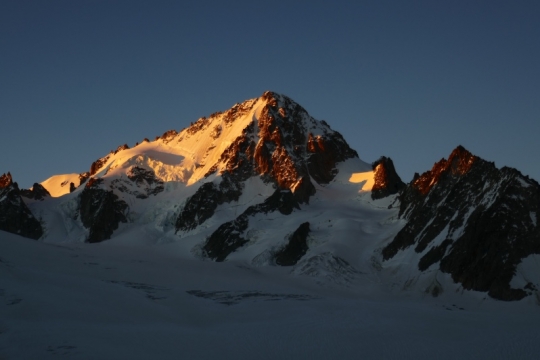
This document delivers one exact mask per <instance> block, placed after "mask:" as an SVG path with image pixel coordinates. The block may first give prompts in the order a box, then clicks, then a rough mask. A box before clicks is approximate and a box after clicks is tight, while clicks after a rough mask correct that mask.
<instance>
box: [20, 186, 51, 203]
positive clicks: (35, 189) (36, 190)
mask: <svg viewBox="0 0 540 360" xmlns="http://www.w3.org/2000/svg"><path fill="white" fill-rule="evenodd" d="M21 196H24V197H25V198H28V199H33V200H43V199H45V198H46V197H47V196H49V197H50V196H51V194H50V193H49V192H48V191H47V189H45V187H44V186H43V185H41V184H38V183H34V185H33V186H32V190H27V189H24V190H21Z"/></svg>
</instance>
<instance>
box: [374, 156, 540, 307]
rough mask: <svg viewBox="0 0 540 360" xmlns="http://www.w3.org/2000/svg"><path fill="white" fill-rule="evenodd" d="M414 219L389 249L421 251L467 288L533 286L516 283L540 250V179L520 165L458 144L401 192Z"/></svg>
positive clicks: (423, 264) (426, 261) (516, 295)
mask: <svg viewBox="0 0 540 360" xmlns="http://www.w3.org/2000/svg"><path fill="white" fill-rule="evenodd" d="M399 197H400V200H401V205H400V211H399V216H400V217H401V218H404V219H406V220H407V224H406V225H405V226H404V227H403V229H402V230H401V231H400V232H399V233H398V234H397V235H396V237H395V238H394V240H393V241H392V242H391V243H390V244H388V245H387V246H386V247H385V248H384V249H383V252H382V253H383V258H384V259H385V260H388V259H390V258H392V257H393V256H395V255H396V254H397V253H398V252H399V251H413V247H414V251H415V252H416V253H418V254H420V256H421V257H420V260H419V263H418V268H419V270H421V271H425V270H427V269H428V268H430V267H432V266H436V267H438V268H439V269H440V270H441V271H443V272H446V273H449V274H451V276H452V279H453V280H454V281H455V282H457V283H460V284H461V285H462V286H463V288H464V289H468V290H476V291H483V292H487V293H488V294H489V295H490V296H491V297H493V298H496V299H501V300H519V299H521V298H523V297H525V296H526V295H528V294H530V293H531V291H532V289H533V287H532V286H528V287H524V288H520V289H515V288H512V287H511V286H510V282H511V280H512V278H513V276H514V274H515V271H516V266H517V265H518V264H519V263H520V262H521V260H522V259H523V258H525V257H527V256H528V255H531V254H540V227H539V225H538V220H537V219H538V216H539V215H538V214H540V185H539V184H538V183H537V182H536V181H534V180H532V179H529V178H528V177H527V176H523V175H522V174H521V173H520V172H519V171H517V170H515V169H512V168H507V167H504V168H502V169H497V168H496V167H495V165H494V164H493V163H491V162H487V161H485V160H482V159H480V158H479V157H477V156H474V155H472V154H471V153H470V152H469V151H467V150H466V149H464V148H463V147H461V146H460V147H458V148H456V149H455V150H454V151H453V152H452V154H451V155H450V157H449V158H448V160H446V159H442V160H441V161H439V162H438V163H436V164H435V165H434V166H433V169H432V170H430V171H428V172H425V173H424V174H422V175H415V178H414V180H413V181H412V182H411V183H410V184H409V185H407V187H406V188H405V189H404V190H403V191H402V192H401V193H400V195H399Z"/></svg>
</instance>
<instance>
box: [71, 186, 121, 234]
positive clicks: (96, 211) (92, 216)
mask: <svg viewBox="0 0 540 360" xmlns="http://www.w3.org/2000/svg"><path fill="white" fill-rule="evenodd" d="M100 183H102V180H101V179H94V178H91V179H90V180H89V181H88V183H87V184H86V186H85V188H84V190H83V191H82V192H81V195H80V205H79V214H80V216H81V221H82V223H83V225H84V226H85V227H86V228H87V229H89V230H90V234H89V235H88V239H87V240H86V241H87V242H89V243H96V242H101V241H103V240H107V239H110V238H111V235H112V233H113V232H114V230H116V229H118V225H119V223H120V222H123V223H125V222H127V219H126V216H125V212H126V211H127V209H128V205H127V204H126V203H125V202H124V201H122V200H120V199H119V198H118V196H117V195H115V194H114V193H113V192H112V190H105V189H102V188H100V187H99V184H100Z"/></svg>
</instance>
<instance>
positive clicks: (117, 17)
mask: <svg viewBox="0 0 540 360" xmlns="http://www.w3.org/2000/svg"><path fill="white" fill-rule="evenodd" d="M539 19H540V2H536V1H446V2H442V1H372V2H367V1H366V2H360V4H352V2H351V1H343V2H341V1H338V2H336V1H332V2H330V1H324V2H323V1H264V2H259V1H253V0H251V1H233V2H230V3H229V2H225V1H193V2H188V1H135V0H129V1H24V0H18V1H4V2H2V3H1V4H0V122H1V129H2V131H1V134H2V136H1V141H0V154H2V156H1V158H0V173H2V172H7V171H11V173H12V175H13V176H14V179H15V181H18V182H19V184H20V186H22V187H29V186H31V185H32V183H33V182H39V181H43V180H45V179H46V178H48V177H49V176H51V175H53V174H60V173H71V172H82V171H87V170H88V169H89V167H90V164H91V163H92V161H94V160H95V159H97V158H99V157H101V156H104V155H106V154H107V153H108V152H109V151H110V150H112V149H114V148H116V147H117V146H119V145H121V144H124V143H127V144H128V145H130V146H132V145H134V144H135V142H137V141H140V140H142V139H143V138H144V137H148V138H153V137H155V136H156V135H160V134H162V133H163V132H165V131H166V130H169V129H177V130H179V129H181V128H184V127H186V126H187V125H189V123H190V122H191V121H195V120H197V118H199V117H201V116H206V115H209V114H210V113H213V112H215V111H218V110H225V109H228V108H230V107H231V106H232V105H233V104H234V103H236V102H241V101H243V100H246V99H249V98H254V97H258V96H260V95H261V94H262V93H263V92H264V91H265V90H273V91H277V92H280V93H284V94H286V95H288V96H290V97H291V98H293V99H294V100H295V101H297V102H298V103H300V104H301V105H302V106H304V107H305V108H306V109H307V110H308V112H310V114H311V115H312V116H314V117H315V118H317V119H324V120H326V121H327V122H328V123H329V124H330V125H331V126H332V127H333V128H334V129H336V130H338V131H340V132H341V133H342V134H343V135H344V136H345V139H346V140H347V141H348V142H349V144H350V145H351V146H352V147H353V148H355V149H356V150H357V151H358V153H359V155H360V157H361V158H362V159H363V160H365V161H370V162H371V161H374V160H376V159H377V158H378V157H379V156H381V155H386V156H390V157H391V158H392V159H393V160H394V163H395V164H396V167H397V170H398V172H399V173H400V175H401V176H402V177H403V179H404V180H405V181H410V180H411V178H412V176H413V173H414V172H415V171H416V172H423V171H426V170H428V169H430V168H431V166H432V165H433V163H434V162H436V161H438V160H439V159H441V158H442V157H447V156H448V155H449V153H450V152H451V151H452V149H454V148H455V147H456V146H457V145H459V144H461V145H463V146H465V147H466V148H468V149H469V150H470V151H472V152H473V153H475V154H476V155H479V156H481V157H483V158H485V159H486V160H490V161H494V162H495V163H496V165H497V166H499V167H501V166H505V165H506V166H512V167H516V168H518V169H519V170H521V171H522V172H523V173H525V174H528V175H530V176H532V177H533V178H535V179H537V180H540V141H539V134H540V65H539V64H540V21H539Z"/></svg>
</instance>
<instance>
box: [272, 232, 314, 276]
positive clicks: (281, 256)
mask: <svg viewBox="0 0 540 360" xmlns="http://www.w3.org/2000/svg"><path fill="white" fill-rule="evenodd" d="M308 235H309V222H305V223H303V224H302V225H300V226H299V227H298V229H296V230H295V232H294V233H293V234H292V235H291V237H290V238H289V243H288V244H287V245H286V246H285V248H283V249H282V250H281V251H279V252H278V253H277V254H276V264H278V265H281V266H293V265H296V263H297V262H298V260H300V259H301V258H302V256H304V255H305V254H306V252H307V251H308V245H307V237H308Z"/></svg>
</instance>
